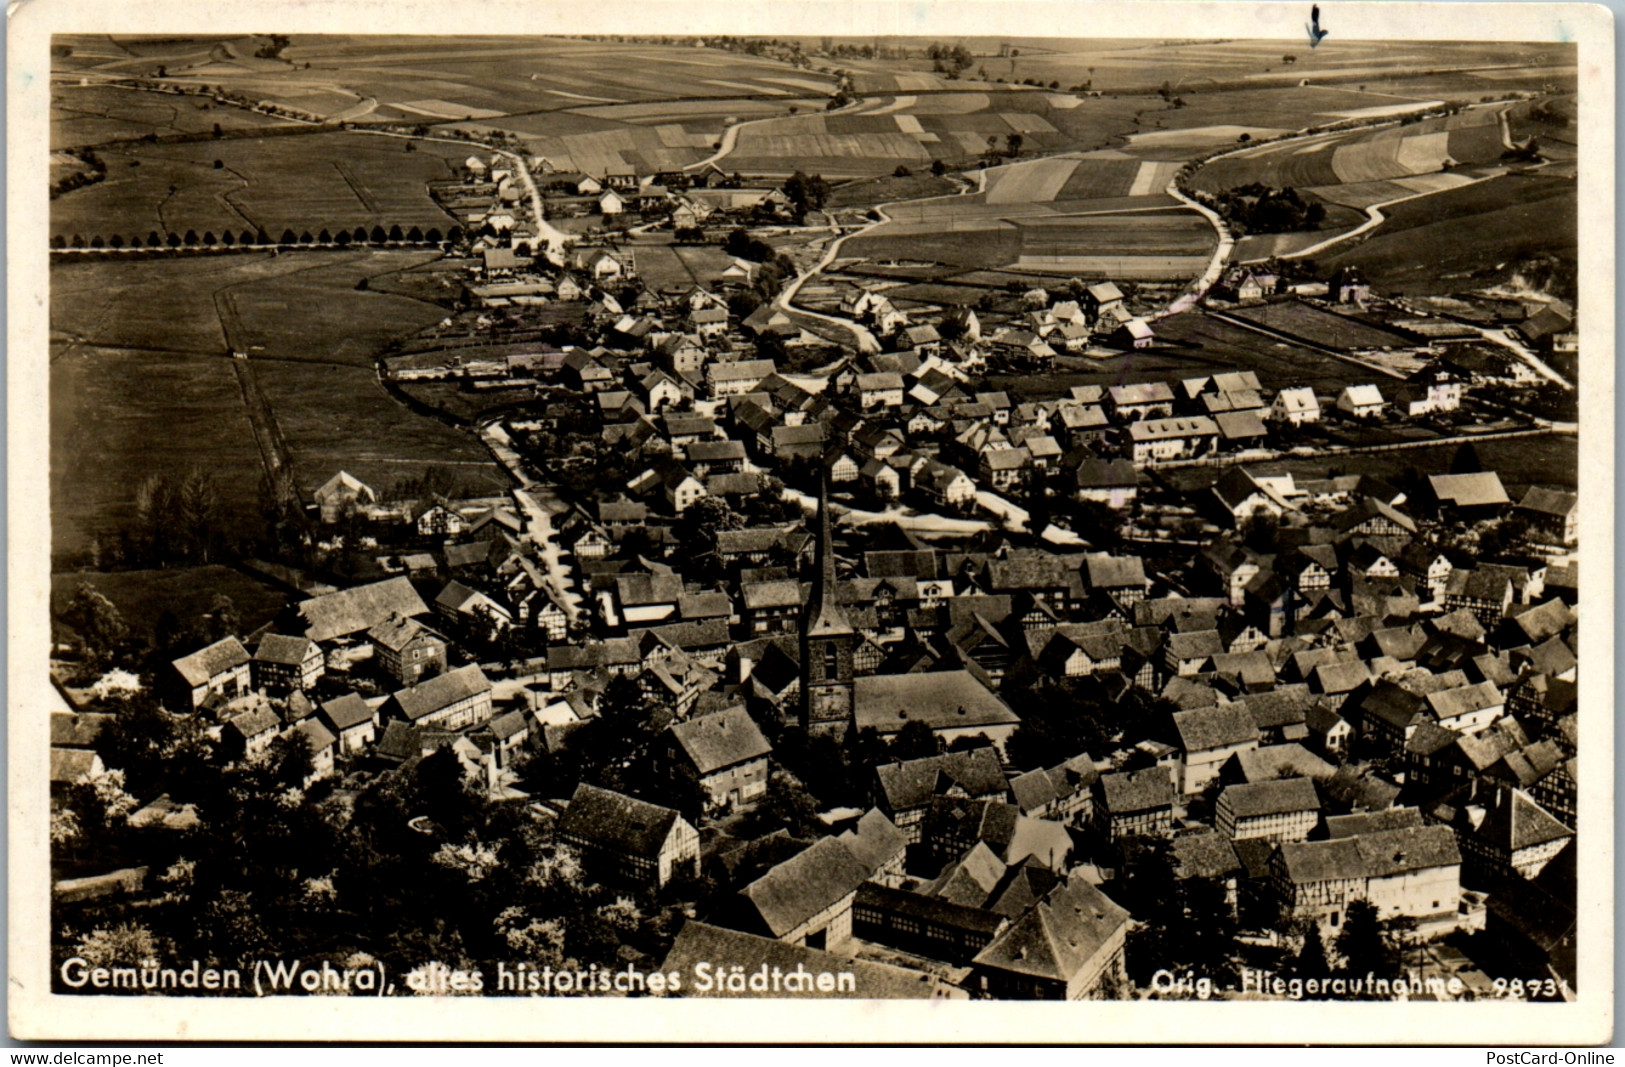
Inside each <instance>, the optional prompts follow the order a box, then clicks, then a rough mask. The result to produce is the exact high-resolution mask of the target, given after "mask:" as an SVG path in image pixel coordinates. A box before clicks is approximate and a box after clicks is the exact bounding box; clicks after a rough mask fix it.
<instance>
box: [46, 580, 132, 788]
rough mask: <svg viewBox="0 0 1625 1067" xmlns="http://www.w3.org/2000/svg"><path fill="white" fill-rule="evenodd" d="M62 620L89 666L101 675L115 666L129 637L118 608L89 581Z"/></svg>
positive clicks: (81, 587) (126, 626)
mask: <svg viewBox="0 0 1625 1067" xmlns="http://www.w3.org/2000/svg"><path fill="white" fill-rule="evenodd" d="M62 621H63V622H64V623H66V624H67V625H68V626H69V628H71V629H72V630H73V632H74V634H75V635H76V636H77V637H78V643H79V650H80V654H81V655H82V656H83V657H84V660H85V664H86V666H88V667H90V668H91V669H92V670H95V671H98V672H99V671H102V670H105V669H106V668H107V667H109V666H111V665H112V664H113V662H114V661H115V660H116V659H117V658H118V655H119V653H120V652H121V651H122V650H123V646H124V643H125V641H126V640H127V639H128V637H129V635H130V627H129V626H128V625H127V624H126V623H125V621H124V616H123V615H121V614H120V613H119V610H118V608H117V607H116V606H114V604H113V602H112V601H111V600H109V599H107V597H105V596H103V595H102V594H101V592H100V591H99V590H97V589H96V587H95V586H93V585H91V584H90V583H89V582H81V583H80V584H79V588H78V589H76V590H74V594H73V599H72V600H70V601H68V606H67V608H66V610H64V611H63V613H62ZM110 766H118V765H117V764H110Z"/></svg>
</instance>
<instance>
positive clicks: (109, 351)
mask: <svg viewBox="0 0 1625 1067" xmlns="http://www.w3.org/2000/svg"><path fill="white" fill-rule="evenodd" d="M433 257H434V253H422V252H385V251H366V252H331V253H323V252H307V253H301V254H299V255H288V256H272V255H270V254H256V255H233V256H211V257H205V256H199V257H193V258H185V259H157V260H150V261H145V262H140V263H137V262H133V261H103V262H94V261H84V262H77V263H63V264H57V265H54V266H53V268H52V286H51V301H52V307H51V319H52V324H53V345H52V367H51V392H52V412H53V417H52V424H51V433H52V446H53V447H52V450H51V464H52V471H51V478H52V496H53V500H52V506H53V524H54V532H55V545H54V550H55V551H56V552H57V553H58V555H59V558H61V555H62V554H63V553H69V554H72V553H79V552H83V551H85V550H87V549H88V548H89V546H90V543H91V539H92V538H93V537H95V536H96V535H98V534H104V535H105V534H108V533H110V532H112V531H113V530H115V529H117V528H118V526H119V525H120V523H121V522H122V521H123V519H124V518H125V517H126V516H127V514H128V509H129V507H130V500H131V498H132V496H133V493H132V489H131V487H132V486H134V485H135V484H137V483H138V482H139V481H140V480H141V479H142V478H143V477H145V476H146V475H147V474H151V473H155V472H161V471H171V472H173V471H181V472H184V471H186V470H188V469H190V468H192V467H194V466H196V467H203V468H205V469H207V470H210V471H213V472H215V473H216V475H217V479H218V480H219V482H220V484H221V490H222V495H223V497H224V498H225V499H226V500H227V501H228V503H229V504H230V506H231V509H232V510H233V511H235V512H237V513H238V514H241V515H242V516H243V523H244V526H245V529H244V530H243V531H242V532H244V533H249V532H254V529H255V525H256V524H257V523H258V522H259V517H258V516H259V512H258V494H259V486H260V475H261V458H260V454H259V451H258V449H257V446H256V444H255V440H254V436H253V431H252V428H251V426H250V424H249V421H248V418H247V416H246V414H245V410H246V409H245V406H244V401H243V395H242V391H241V387H240V385H239V383H238V380H237V376H236V373H235V371H234V368H233V361H232V360H231V359H230V357H229V353H230V352H231V351H232V349H233V348H238V349H240V350H243V351H248V352H250V353H251V356H252V363H253V368H254V372H255V374H256V377H257V379H258V381H259V382H260V385H261V387H262V389H263V391H264V392H265V394H266V395H267V396H268V397H269V399H270V402H271V405H272V409H273V412H274V414H275V416H276V418H277V421H278V423H279V425H280V426H281V428H282V432H283V435H284V437H285V438H286V440H287V442H288V446H289V448H290V450H291V452H292V454H293V463H294V469H295V473H296V476H297V478H298V480H299V484H300V486H301V488H303V489H305V490H306V491H308V490H310V489H313V488H315V487H316V486H318V485H320V484H321V483H322V482H323V481H325V480H326V479H327V478H328V477H330V476H331V475H332V473H333V471H334V470H337V469H339V468H340V467H344V468H345V469H348V470H350V471H351V472H352V473H355V474H357V475H358V476H362V477H367V478H369V479H370V478H378V479H380V480H381V482H382V484H390V483H392V482H393V481H395V480H396V479H398V478H400V477H401V476H402V475H403V474H406V473H421V469H422V467H423V466H425V465H429V464H434V463H452V464H456V465H457V468H458V469H459V470H462V469H464V468H466V469H467V471H468V473H469V474H470V477H471V479H472V480H474V481H476V482H477V483H478V484H480V485H482V486H484V485H487V484H500V480H501V475H500V472H499V471H498V469H497V468H496V467H495V465H494V464H493V463H492V462H491V461H490V457H489V455H488V453H487V452H486V451H485V449H484V448H483V447H481V446H480V444H479V442H478V441H476V440H475V439H473V438H472V437H469V436H468V435H466V434H463V433H461V432H459V431H457V430H454V429H452V428H450V427H447V426H444V425H442V424H440V423H438V422H435V421H433V420H431V419H427V418H424V417H422V416H419V415H416V414H414V413H412V412H411V411H409V410H408V409H407V408H405V407H403V406H402V405H401V404H399V403H398V402H396V401H395V400H394V399H393V398H391V397H390V396H389V395H388V393H386V392H385V391H384V390H383V387H382V386H380V385H379V384H378V382H377V380H376V375H375V373H374V371H373V368H372V361H373V358H374V356H375V354H376V353H377V351H378V350H379V349H380V348H381V347H382V346H383V345H384V344H385V343H386V342H387V341H388V340H390V339H393V338H396V337H400V336H403V335H407V334H411V333H414V332H416V331H417V330H419V329H421V328H423V327H424V326H427V325H429V324H430V323H433V322H435V321H437V320H438V319H439V318H441V317H443V315H444V314H445V311H444V309H442V308H439V307H437V306H434V305H431V304H427V303H423V302H421V301H418V300H413V299H409V298H407V297H404V296H397V295H390V294H386V293H381V292H371V291H358V290H356V288H355V286H356V283H357V282H358V281H359V280H360V279H362V278H371V277H380V276H388V275H390V274H392V273H393V272H396V271H400V270H411V269H412V268H415V267H419V266H422V265H423V264H424V263H425V262H426V261H427V260H429V259H432V258H433ZM216 291H223V292H225V293H228V294H230V296H229V298H223V300H224V303H223V304H217V302H216V300H215V293H216ZM222 306H224V307H226V309H227V311H226V313H227V315H228V316H230V317H231V319H232V322H231V325H230V327H229V332H230V334H231V335H232V336H231V339H230V340H228V339H227V332H228V331H227V329H225V328H223V326H222V322H221V318H220V311H219V308H220V307H222ZM154 426H163V427H164V428H165V432H164V433H163V434H161V435H158V436H157V437H154V435H153V433H152V428H153V427H154ZM352 456H353V457H356V459H355V460H354V461H351V460H350V459H349V457H352ZM363 468H364V469H365V471H366V473H365V474H363V470H362V469H363Z"/></svg>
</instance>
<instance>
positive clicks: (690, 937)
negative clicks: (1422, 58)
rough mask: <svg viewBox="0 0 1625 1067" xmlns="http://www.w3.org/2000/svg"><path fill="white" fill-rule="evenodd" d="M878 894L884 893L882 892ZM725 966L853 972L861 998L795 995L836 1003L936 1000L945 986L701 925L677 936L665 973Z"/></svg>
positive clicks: (766, 993) (703, 993)
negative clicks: (723, 962) (836, 1000)
mask: <svg viewBox="0 0 1625 1067" xmlns="http://www.w3.org/2000/svg"><path fill="white" fill-rule="evenodd" d="M873 888H874V889H877V890H879V889H883V887H881V886H875V887H873ZM893 892H896V891H893ZM721 960H749V961H751V964H752V966H753V967H755V966H761V967H767V968H768V969H769V970H770V971H774V972H778V973H782V974H794V973H798V972H800V973H810V974H820V973H837V972H850V973H851V974H852V977H853V981H854V983H855V984H856V986H857V991H856V993H851V992H843V991H840V990H834V991H820V990H818V989H816V988H815V987H814V986H812V985H811V984H809V985H808V986H807V988H806V989H804V990H799V991H797V992H795V994H794V995H795V996H796V997H798V998H801V997H817V998H828V999H834V998H850V997H853V996H857V997H860V998H862V999H864V1000H930V999H932V998H933V997H935V996H936V995H937V987H938V984H939V980H938V979H937V978H935V977H933V976H932V975H929V974H926V973H923V972H921V971H911V970H905V969H903V968H901V967H893V966H890V965H889V964H884V963H873V962H871V961H869V960H862V959H852V958H850V957H847V956H838V955H835V954H833V953H829V952H824V951H821V950H819V949H813V948H807V947H806V946H804V945H794V944H791V943H789V942H787V941H779V940H775V939H774V938H769V937H758V936H756V935H755V934H747V933H743V932H741V931H738V930H727V929H724V928H722V927H720V926H710V925H708V924H706V923H702V922H699V921H698V920H695V919H690V920H688V921H687V922H685V923H684V924H683V928H682V929H681V930H679V931H678V932H677V939H676V941H674V942H673V943H672V946H671V951H669V952H667V953H666V959H665V961H664V962H663V963H661V965H660V969H661V970H662V971H667V972H675V973H678V974H683V975H691V974H694V973H695V968H696V967H697V966H698V965H699V964H701V963H708V964H711V965H713V966H715V965H716V964H717V963H718V962H719V961H721ZM787 995H789V994H787V993H786V992H785V991H784V990H782V989H780V990H773V989H767V990H751V989H746V990H745V991H743V992H739V991H733V992H729V991H726V990H724V989H722V988H721V987H720V985H718V986H714V987H713V988H710V989H705V990H700V989H698V988H696V987H692V986H686V987H685V988H684V989H683V996H685V997H694V996H698V997H729V998H739V997H755V998H782V997H785V996H787Z"/></svg>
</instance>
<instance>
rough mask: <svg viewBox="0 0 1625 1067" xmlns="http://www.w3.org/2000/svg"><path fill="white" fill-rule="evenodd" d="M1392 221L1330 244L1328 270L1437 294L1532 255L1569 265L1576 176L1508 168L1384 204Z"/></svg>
mask: <svg viewBox="0 0 1625 1067" xmlns="http://www.w3.org/2000/svg"><path fill="white" fill-rule="evenodd" d="M1383 213H1384V214H1385V215H1386V216H1387V221H1386V222H1384V223H1383V224H1382V225H1381V226H1380V227H1378V228H1377V229H1376V230H1374V231H1373V232H1372V233H1371V234H1370V236H1368V237H1366V238H1364V239H1362V240H1360V241H1359V242H1358V243H1355V244H1352V245H1347V246H1341V247H1338V248H1334V249H1330V250H1329V251H1328V253H1327V254H1326V255H1324V256H1319V257H1316V263H1317V264H1318V265H1320V266H1321V268H1322V269H1324V270H1335V269H1337V268H1339V267H1344V266H1350V265H1358V266H1359V267H1360V268H1361V269H1362V270H1363V271H1365V273H1366V277H1367V278H1369V279H1370V281H1371V283H1372V284H1373V285H1377V286H1380V287H1382V288H1384V289H1388V290H1393V291H1396V292H1405V293H1415V294H1439V293H1452V292H1461V291H1464V290H1467V289H1477V288H1482V287H1485V286H1489V285H1493V284H1494V283H1496V282H1498V281H1503V280H1505V279H1507V278H1508V277H1510V276H1511V274H1512V273H1513V272H1514V271H1516V270H1517V268H1518V264H1519V262H1520V261H1522V260H1525V259H1528V258H1531V257H1556V258H1557V259H1559V260H1562V261H1565V262H1567V263H1568V264H1570V267H1571V269H1572V265H1573V263H1574V260H1575V256H1576V251H1575V249H1576V244H1575V242H1576V238H1577V234H1578V229H1579V220H1578V201H1577V193H1576V189H1575V185H1574V182H1573V180H1571V179H1564V178H1557V177H1548V176H1546V175H1543V174H1540V173H1538V172H1537V173H1534V174H1507V175H1505V176H1503V177H1499V178H1493V179H1491V180H1490V181H1486V182H1481V183H1479V184H1477V185H1471V186H1467V187H1465V188H1462V189H1456V190H1452V191H1450V192H1444V193H1440V194H1438V195H1437V196H1430V197H1427V198H1425V199H1422V200H1413V201H1409V202H1407V203H1403V204H1395V205H1394V206H1393V207H1391V208H1385V209H1384V212H1383Z"/></svg>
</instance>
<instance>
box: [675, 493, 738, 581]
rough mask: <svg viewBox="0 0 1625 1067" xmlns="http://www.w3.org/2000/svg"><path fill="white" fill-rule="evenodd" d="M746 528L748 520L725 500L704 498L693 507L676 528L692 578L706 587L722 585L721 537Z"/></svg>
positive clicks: (686, 569) (723, 570) (723, 572)
mask: <svg viewBox="0 0 1625 1067" xmlns="http://www.w3.org/2000/svg"><path fill="white" fill-rule="evenodd" d="M744 526H745V520H744V518H743V517H742V516H741V515H740V514H739V513H738V512H736V511H734V509H733V508H731V507H729V506H728V502H727V501H726V500H723V499H722V498H721V497H715V496H702V497H700V499H698V500H696V501H695V502H694V503H692V504H690V505H689V506H688V507H687V508H686V509H685V510H684V511H683V514H682V516H681V517H680V518H679V519H678V520H677V523H676V525H674V526H673V527H672V536H673V537H675V538H676V540H677V544H678V547H679V550H680V551H681V553H682V558H683V560H684V561H685V563H684V566H685V571H686V572H687V573H688V575H689V577H691V578H692V579H693V580H695V581H697V582H700V583H701V584H703V585H709V584H712V583H715V582H718V581H721V580H722V579H723V577H725V567H724V563H723V559H722V557H721V556H719V555H717V534H718V533H719V532H720V531H723V530H740V529H744Z"/></svg>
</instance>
